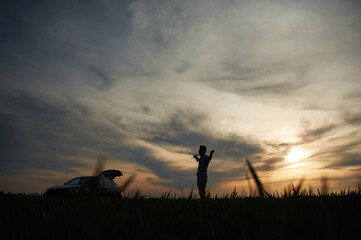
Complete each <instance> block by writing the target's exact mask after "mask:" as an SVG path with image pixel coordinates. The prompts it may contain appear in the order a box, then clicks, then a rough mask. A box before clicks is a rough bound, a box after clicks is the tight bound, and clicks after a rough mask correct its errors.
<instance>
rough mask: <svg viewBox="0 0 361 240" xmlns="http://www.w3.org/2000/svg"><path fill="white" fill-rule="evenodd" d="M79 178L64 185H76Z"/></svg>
mask: <svg viewBox="0 0 361 240" xmlns="http://www.w3.org/2000/svg"><path fill="white" fill-rule="evenodd" d="M79 181H80V178H73V179H71V180H69V181H68V182H66V183H65V185H78V184H79Z"/></svg>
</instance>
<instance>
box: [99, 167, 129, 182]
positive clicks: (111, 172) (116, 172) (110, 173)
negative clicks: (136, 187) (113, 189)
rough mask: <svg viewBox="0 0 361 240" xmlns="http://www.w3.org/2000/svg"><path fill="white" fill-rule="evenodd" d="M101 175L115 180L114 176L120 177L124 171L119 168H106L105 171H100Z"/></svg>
mask: <svg viewBox="0 0 361 240" xmlns="http://www.w3.org/2000/svg"><path fill="white" fill-rule="evenodd" d="M100 175H103V176H105V177H107V178H110V179H111V180H114V178H116V177H120V176H123V173H122V172H121V171H119V170H113V169H112V170H105V171H103V172H101V173H100Z"/></svg>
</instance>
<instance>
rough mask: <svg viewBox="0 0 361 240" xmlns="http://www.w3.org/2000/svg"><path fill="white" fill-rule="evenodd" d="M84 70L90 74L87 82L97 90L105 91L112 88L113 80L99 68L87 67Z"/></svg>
mask: <svg viewBox="0 0 361 240" xmlns="http://www.w3.org/2000/svg"><path fill="white" fill-rule="evenodd" d="M86 69H87V70H88V72H89V73H90V74H91V76H90V79H89V81H90V82H91V83H93V84H94V85H95V87H96V88H97V89H98V90H100V91H105V90H107V89H109V88H111V87H112V86H113V84H114V79H111V78H110V77H109V76H108V75H107V74H106V73H105V72H104V71H103V70H102V69H100V68H99V67H97V66H88V67H87V68H86Z"/></svg>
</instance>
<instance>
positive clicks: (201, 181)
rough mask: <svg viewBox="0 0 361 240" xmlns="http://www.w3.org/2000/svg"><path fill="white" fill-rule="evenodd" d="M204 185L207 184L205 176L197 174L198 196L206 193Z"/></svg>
mask: <svg viewBox="0 0 361 240" xmlns="http://www.w3.org/2000/svg"><path fill="white" fill-rule="evenodd" d="M206 185H207V176H198V178H197V186H198V191H199V196H200V197H201V198H204V197H205V195H206Z"/></svg>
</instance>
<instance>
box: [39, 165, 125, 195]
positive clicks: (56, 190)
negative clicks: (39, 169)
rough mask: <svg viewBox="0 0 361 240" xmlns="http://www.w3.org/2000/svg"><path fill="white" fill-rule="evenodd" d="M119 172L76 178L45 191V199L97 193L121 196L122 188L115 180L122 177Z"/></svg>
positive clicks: (105, 172) (111, 171) (108, 171)
mask: <svg viewBox="0 0 361 240" xmlns="http://www.w3.org/2000/svg"><path fill="white" fill-rule="evenodd" d="M122 175H123V173H122V172H121V171H118V170H106V171H103V172H101V173H100V174H99V176H92V177H76V178H73V179H71V180H69V181H68V182H66V183H64V185H59V186H53V187H50V188H48V189H46V190H45V192H44V197H60V196H74V195H86V194H89V193H96V194H100V195H106V196H114V195H119V196H121V187H120V186H119V185H117V184H116V183H115V182H114V178H116V177H120V176H122Z"/></svg>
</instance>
